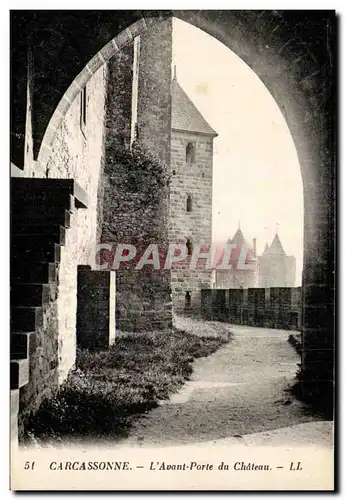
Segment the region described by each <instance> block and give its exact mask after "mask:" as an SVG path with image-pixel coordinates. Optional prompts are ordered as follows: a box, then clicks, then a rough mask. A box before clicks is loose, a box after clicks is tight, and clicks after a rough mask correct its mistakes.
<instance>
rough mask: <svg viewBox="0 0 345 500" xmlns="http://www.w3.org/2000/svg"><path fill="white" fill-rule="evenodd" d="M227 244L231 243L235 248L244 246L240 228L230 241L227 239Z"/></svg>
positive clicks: (244, 241) (244, 242)
mask: <svg viewBox="0 0 345 500" xmlns="http://www.w3.org/2000/svg"><path fill="white" fill-rule="evenodd" d="M228 243H232V244H233V245H236V246H241V245H245V244H246V240H245V239H244V236H243V233H242V231H241V228H240V227H239V228H238V229H237V231H236V233H235V235H234V237H233V238H232V239H231V238H229V239H228Z"/></svg>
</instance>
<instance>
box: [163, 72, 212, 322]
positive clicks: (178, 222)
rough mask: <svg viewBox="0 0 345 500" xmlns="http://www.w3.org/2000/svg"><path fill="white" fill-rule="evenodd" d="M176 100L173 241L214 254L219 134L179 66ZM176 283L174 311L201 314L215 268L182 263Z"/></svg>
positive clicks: (175, 272) (174, 276)
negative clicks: (188, 88) (182, 78)
mask: <svg viewBox="0 0 345 500" xmlns="http://www.w3.org/2000/svg"><path fill="white" fill-rule="evenodd" d="M171 98H172V120H171V128H172V131H171V182H170V211H169V236H170V238H169V239H170V241H171V242H172V243H179V244H183V245H185V246H186V248H187V253H188V255H189V256H191V254H192V252H193V249H194V248H195V246H196V245H202V246H203V247H205V250H206V249H211V241H212V164H213V140H214V138H215V137H217V135H218V134H217V133H216V132H215V131H214V130H213V129H212V128H211V127H210V125H209V124H208V123H207V122H206V120H205V119H204V118H203V116H202V115H201V113H200V112H199V111H198V109H197V108H196V107H195V105H194V104H193V102H192V101H191V100H190V99H189V97H188V96H187V94H186V93H185V92H184V90H183V89H182V88H181V86H180V85H179V83H178V82H177V76H176V66H175V67H174V73H173V79H172V83H171ZM207 247H208V248H207ZM203 262H204V263H205V262H206V261H205V260H204V261H203ZM171 278H172V298H173V305H174V309H175V311H180V312H181V311H183V310H199V309H200V290H201V289H202V288H211V286H212V285H211V269H210V270H205V268H203V269H198V268H197V269H196V270H194V271H193V270H190V269H189V266H188V264H187V263H185V264H183V263H182V264H181V265H177V266H174V267H173V269H172V276H171Z"/></svg>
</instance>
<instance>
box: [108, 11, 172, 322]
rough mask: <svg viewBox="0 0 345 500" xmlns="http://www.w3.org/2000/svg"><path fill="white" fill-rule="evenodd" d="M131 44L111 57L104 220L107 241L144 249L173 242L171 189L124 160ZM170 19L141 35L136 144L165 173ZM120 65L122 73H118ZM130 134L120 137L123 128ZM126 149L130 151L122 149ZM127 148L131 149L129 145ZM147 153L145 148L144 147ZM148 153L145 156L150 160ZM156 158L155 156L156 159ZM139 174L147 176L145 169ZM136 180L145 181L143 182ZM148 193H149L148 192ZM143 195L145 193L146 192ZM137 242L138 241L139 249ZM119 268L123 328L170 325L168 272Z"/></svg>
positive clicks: (129, 121)
mask: <svg viewBox="0 0 345 500" xmlns="http://www.w3.org/2000/svg"><path fill="white" fill-rule="evenodd" d="M133 47H134V44H131V46H130V47H128V49H126V51H124V53H123V54H122V53H121V54H120V55H115V56H114V57H113V58H112V59H111V61H110V63H109V67H110V73H109V81H108V92H107V119H106V125H107V127H106V136H105V151H106V153H105V176H104V210H103V212H104V221H103V227H102V242H104V243H114V244H115V247H116V244H118V243H130V244H133V245H135V246H136V248H137V249H138V250H139V252H142V251H143V250H144V249H145V248H146V247H147V246H148V245H149V244H152V243H153V244H158V245H160V250H161V251H162V252H163V253H164V248H166V247H167V243H168V231H167V219H168V202H169V190H168V189H166V188H163V187H159V186H158V185H155V184H154V183H152V184H148V182H150V181H149V179H150V176H151V179H152V181H154V178H153V177H154V175H153V176H152V172H151V173H150V174H148V175H146V174H145V172H141V173H140V172H139V171H138V168H139V167H140V165H139V163H136V160H135V162H134V163H136V166H133V165H134V164H133V165H130V164H128V163H126V162H125V163H123V161H122V160H123V158H121V154H119V152H120V143H121V148H124V149H127V150H128V149H129V140H128V138H130V131H131V126H132V125H133V124H132V121H133V120H134V119H135V117H133V116H132V98H133V69H134V68H133ZM171 58H172V21H171V20H168V21H166V22H159V21H154V22H152V23H151V24H150V28H149V30H148V32H147V33H145V34H144V35H143V36H141V37H140V49H139V71H138V75H137V76H138V82H137V84H138V89H137V92H138V94H137V116H136V119H137V125H138V127H137V131H138V136H137V144H139V146H140V147H142V148H144V150H146V151H147V152H148V153H149V154H151V153H152V154H153V155H154V156H155V157H156V158H157V159H158V160H159V161H160V163H161V164H162V167H163V171H164V172H165V174H166V175H167V176H168V175H169V166H170V137H171V97H170V85H171ZM119 71H121V75H119ZM121 134H122V136H124V137H125V140H124V141H123V140H121V139H120V140H119V137H120V136H121ZM123 153H124V154H123V156H124V157H125V156H126V153H125V151H123ZM129 154H130V153H129ZM144 156H145V153H144ZM145 161H146V160H145ZM154 161H155V160H154ZM141 176H142V177H141ZM157 177H158V178H159V177H160V173H159V172H157ZM134 184H135V185H137V184H140V185H139V189H137V188H134ZM145 193H146V195H145ZM144 195H145V199H143V196H144ZM139 247H140V249H139ZM149 269H150V266H148V269H147V270H148V272H146V270H145V269H144V270H142V272H140V271H137V270H135V269H134V268H133V266H130V268H127V269H122V268H120V269H119V270H118V271H117V273H116V276H117V282H116V303H117V311H116V315H117V323H118V327H119V329H122V330H132V331H138V330H142V329H148V328H165V327H170V326H171V296H170V293H171V290H170V272H169V271H166V272H158V271H157V272H151V273H150V272H149Z"/></svg>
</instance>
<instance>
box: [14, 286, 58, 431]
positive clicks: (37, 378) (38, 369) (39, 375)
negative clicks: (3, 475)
mask: <svg viewBox="0 0 345 500" xmlns="http://www.w3.org/2000/svg"><path fill="white" fill-rule="evenodd" d="M56 292H57V290H56V287H55V286H54V287H50V291H49V294H50V299H51V301H50V303H49V304H47V305H46V306H45V307H44V310H43V321H42V325H41V326H40V327H39V328H37V329H36V331H35V333H34V335H33V336H31V337H30V344H29V373H30V378H29V383H28V384H27V385H25V386H24V387H22V388H21V389H20V412H19V422H18V425H19V429H20V430H22V421H23V419H25V417H26V416H28V415H29V414H30V413H35V412H36V411H37V410H38V408H39V406H40V404H41V403H42V401H43V400H44V399H45V398H46V397H49V396H51V395H52V394H53V393H54V392H56V391H57V389H58V386H59V359H58V342H59V329H58V322H57V300H56Z"/></svg>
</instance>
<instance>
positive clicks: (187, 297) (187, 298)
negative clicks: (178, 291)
mask: <svg viewBox="0 0 345 500" xmlns="http://www.w3.org/2000/svg"><path fill="white" fill-rule="evenodd" d="M184 304H185V308H186V309H189V308H190V306H191V305H192V294H191V293H190V292H186V295H185V299H184Z"/></svg>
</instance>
